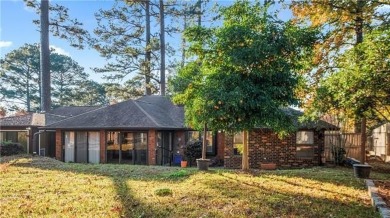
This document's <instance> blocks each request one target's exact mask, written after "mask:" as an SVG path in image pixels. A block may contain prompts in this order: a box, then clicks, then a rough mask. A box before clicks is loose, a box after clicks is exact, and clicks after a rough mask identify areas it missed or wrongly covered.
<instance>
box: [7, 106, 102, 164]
mask: <svg viewBox="0 0 390 218" xmlns="http://www.w3.org/2000/svg"><path fill="white" fill-rule="evenodd" d="M96 108H98V107H88V106H87V107H79V106H69V107H60V108H56V109H53V110H51V111H49V112H47V113H44V114H41V113H33V112H27V113H25V114H20V115H16V116H10V117H2V118H0V142H2V141H11V142H16V143H20V144H21V145H22V146H23V148H24V150H25V151H26V153H29V154H33V153H36V154H40V155H43V156H49V157H55V131H51V130H45V129H39V128H40V127H44V126H46V125H50V124H52V123H55V122H58V121H60V120H62V119H65V118H68V117H72V116H77V115H79V114H82V113H85V112H87V111H90V110H93V109H96Z"/></svg>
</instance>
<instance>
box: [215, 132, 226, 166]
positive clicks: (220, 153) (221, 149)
mask: <svg viewBox="0 0 390 218" xmlns="http://www.w3.org/2000/svg"><path fill="white" fill-rule="evenodd" d="M224 153H225V133H223V132H218V133H217V157H218V159H220V160H223V159H224V157H225V155H224Z"/></svg>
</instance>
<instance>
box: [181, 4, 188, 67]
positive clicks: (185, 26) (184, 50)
mask: <svg viewBox="0 0 390 218" xmlns="http://www.w3.org/2000/svg"><path fill="white" fill-rule="evenodd" d="M186 29H187V7H185V8H184V27H183V32H184V31H185V30H186ZM183 35H184V34H183V33H182V37H181V46H182V47H181V67H184V64H185V62H186V38H185V37H184V36H183Z"/></svg>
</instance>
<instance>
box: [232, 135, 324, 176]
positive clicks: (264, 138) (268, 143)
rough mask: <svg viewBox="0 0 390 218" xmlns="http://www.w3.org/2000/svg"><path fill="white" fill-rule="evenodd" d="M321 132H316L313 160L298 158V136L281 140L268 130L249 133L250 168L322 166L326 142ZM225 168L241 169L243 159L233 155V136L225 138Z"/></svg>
mask: <svg viewBox="0 0 390 218" xmlns="http://www.w3.org/2000/svg"><path fill="white" fill-rule="evenodd" d="M320 135H321V134H320V132H314V145H313V147H314V157H313V158H311V159H307V158H298V157H296V149H297V145H296V135H295V133H293V134H291V135H290V136H288V137H285V138H283V139H279V138H278V136H277V135H276V134H275V133H274V132H272V131H271V130H267V129H259V130H255V131H252V132H250V133H249V142H248V147H249V167H250V168H252V169H258V168H260V163H261V162H273V163H276V164H277V166H278V167H279V168H292V167H309V166H316V165H319V164H320V159H321V156H320V154H321V151H322V150H323V146H324V140H323V137H320ZM224 153H225V167H226V168H241V161H242V158H241V156H239V155H234V154H233V136H232V135H228V134H226V137H225V151H224Z"/></svg>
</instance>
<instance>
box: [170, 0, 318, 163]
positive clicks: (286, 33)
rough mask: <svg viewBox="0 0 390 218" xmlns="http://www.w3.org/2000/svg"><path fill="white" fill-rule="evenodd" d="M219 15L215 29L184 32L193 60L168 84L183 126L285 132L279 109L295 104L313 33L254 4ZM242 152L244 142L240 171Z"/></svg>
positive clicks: (288, 127)
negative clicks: (182, 112) (182, 108)
mask: <svg viewBox="0 0 390 218" xmlns="http://www.w3.org/2000/svg"><path fill="white" fill-rule="evenodd" d="M221 16H222V17H223V25H222V26H221V27H217V28H203V27H192V28H189V29H188V30H187V31H186V33H185V34H186V37H187V40H188V42H189V43H190V48H189V52H191V53H192V54H193V55H195V57H196V60H195V61H193V62H192V63H189V64H187V65H186V66H185V67H184V68H183V69H181V70H180V72H179V74H178V76H177V78H176V79H175V81H174V82H173V84H176V85H177V88H176V89H175V91H176V93H175V95H174V98H173V99H174V101H175V102H176V103H179V104H183V105H185V109H186V112H185V113H186V114H185V115H186V122H187V124H188V125H189V126H190V127H192V128H194V129H198V130H200V129H202V128H203V127H204V125H205V124H207V125H208V128H209V129H212V130H224V131H227V132H238V131H244V133H247V131H249V130H251V129H253V128H255V127H259V126H263V127H268V128H271V129H273V130H275V131H276V132H278V133H279V134H280V135H285V134H287V133H288V132H289V131H292V130H293V129H294V127H293V126H294V125H293V123H292V119H291V117H289V116H288V115H287V114H286V113H285V112H284V110H283V108H284V107H288V106H290V105H297V104H298V99H297V98H296V96H295V93H294V91H295V89H296V88H297V86H298V81H299V76H298V74H297V73H296V72H297V71H298V70H300V69H301V68H302V67H303V65H302V64H301V60H304V59H305V58H306V57H307V55H308V54H310V50H309V49H308V48H309V46H310V45H312V43H313V42H314V41H315V40H316V37H315V36H316V33H317V32H316V31H313V30H310V29H300V28H298V27H297V26H294V25H293V24H292V23H291V22H288V23H283V22H281V21H279V20H277V19H276V18H275V17H272V16H269V15H268V14H267V10H266V8H264V7H262V6H261V5H260V3H259V2H256V3H254V4H251V3H250V2H249V1H237V2H236V3H234V4H233V5H232V6H230V7H226V8H223V9H222V10H221ZM244 138H246V137H244ZM247 152H248V150H247V141H246V139H245V140H244V152H243V164H242V167H243V169H247V168H248V153H247Z"/></svg>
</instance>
